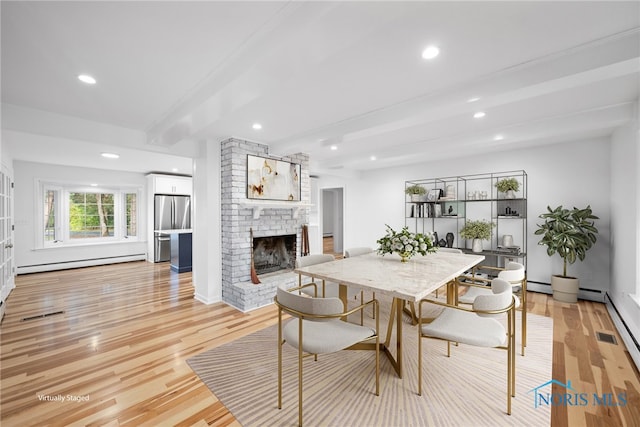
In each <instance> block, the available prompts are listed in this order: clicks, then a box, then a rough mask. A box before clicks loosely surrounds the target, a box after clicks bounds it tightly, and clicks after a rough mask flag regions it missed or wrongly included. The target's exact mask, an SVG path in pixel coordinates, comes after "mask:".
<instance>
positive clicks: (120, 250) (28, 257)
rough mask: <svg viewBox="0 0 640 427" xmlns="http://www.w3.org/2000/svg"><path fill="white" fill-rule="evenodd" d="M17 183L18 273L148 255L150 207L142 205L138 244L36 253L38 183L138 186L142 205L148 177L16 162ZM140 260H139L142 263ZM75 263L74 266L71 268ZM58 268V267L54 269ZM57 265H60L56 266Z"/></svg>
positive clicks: (51, 250)
mask: <svg viewBox="0 0 640 427" xmlns="http://www.w3.org/2000/svg"><path fill="white" fill-rule="evenodd" d="M13 169H14V179H15V191H14V198H15V205H14V217H15V261H16V266H17V267H18V272H19V273H20V272H27V271H32V270H30V269H32V268H33V267H29V268H27V267H28V266H39V265H43V267H38V268H36V270H34V271H37V270H43V271H46V270H56V269H59V268H64V267H65V266H77V265H76V264H73V263H74V262H82V261H83V260H88V259H102V260H104V261H100V262H96V263H103V262H105V263H107V262H109V258H114V257H131V256H136V255H139V254H142V255H143V257H144V256H145V255H146V239H147V236H146V231H145V230H146V228H147V227H146V218H147V216H146V206H144V203H140V212H139V215H140V217H139V228H138V231H139V234H140V235H139V237H138V239H139V240H138V241H137V242H125V243H107V244H93V245H81V246H80V245H79V246H77V247H59V248H45V249H36V247H37V246H36V235H35V233H36V232H37V230H38V229H39V227H38V226H37V223H36V221H40V220H41V219H42V218H41V213H40V212H39V211H38V209H37V201H38V200H39V198H40V195H39V193H38V181H39V180H44V181H48V182H60V183H78V184H85V185H89V184H91V183H97V184H99V185H101V184H102V185H105V186H109V187H117V186H122V187H130V186H135V187H139V188H141V189H142V191H141V192H140V193H139V195H140V201H144V200H146V198H145V190H144V186H145V177H144V175H143V174H139V173H132V172H119V171H108V170H102V169H91V168H78V167H71V166H57V165H48V164H43V163H32V162H23V161H14V162H13ZM138 258H139V257H137V258H136V259H138ZM69 263H72V264H69ZM51 264H54V265H51ZM55 264H57V265H55Z"/></svg>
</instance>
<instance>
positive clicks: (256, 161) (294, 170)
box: [247, 155, 300, 201]
mask: <svg viewBox="0 0 640 427" xmlns="http://www.w3.org/2000/svg"><path fill="white" fill-rule="evenodd" d="M247 198H248V199H263V200H288V201H300V165H299V164H296V163H291V162H286V161H283V160H276V159H269V158H266V157H259V156H252V155H247Z"/></svg>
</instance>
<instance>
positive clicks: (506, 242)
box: [502, 234, 513, 246]
mask: <svg viewBox="0 0 640 427" xmlns="http://www.w3.org/2000/svg"><path fill="white" fill-rule="evenodd" d="M502 246H513V236H512V235H511V234H505V235H504V236H502Z"/></svg>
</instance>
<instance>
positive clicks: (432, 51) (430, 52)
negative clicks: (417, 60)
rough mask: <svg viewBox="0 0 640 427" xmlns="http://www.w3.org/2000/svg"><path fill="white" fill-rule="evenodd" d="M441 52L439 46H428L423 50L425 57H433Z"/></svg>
mask: <svg viewBox="0 0 640 427" xmlns="http://www.w3.org/2000/svg"><path fill="white" fill-rule="evenodd" d="M439 54H440V49H438V47H437V46H427V47H426V48H425V50H423V51H422V58H423V59H433V58H435V57H436V56H438V55H439Z"/></svg>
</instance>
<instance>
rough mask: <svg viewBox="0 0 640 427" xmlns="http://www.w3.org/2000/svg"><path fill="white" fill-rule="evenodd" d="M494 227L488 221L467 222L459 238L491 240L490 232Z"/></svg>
mask: <svg viewBox="0 0 640 427" xmlns="http://www.w3.org/2000/svg"><path fill="white" fill-rule="evenodd" d="M495 226H496V225H495V224H494V223H493V222H488V221H482V220H477V221H467V223H466V224H465V225H464V227H462V229H461V230H460V237H462V238H463V239H482V240H489V239H490V238H491V232H492V229H493V227H495Z"/></svg>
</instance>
